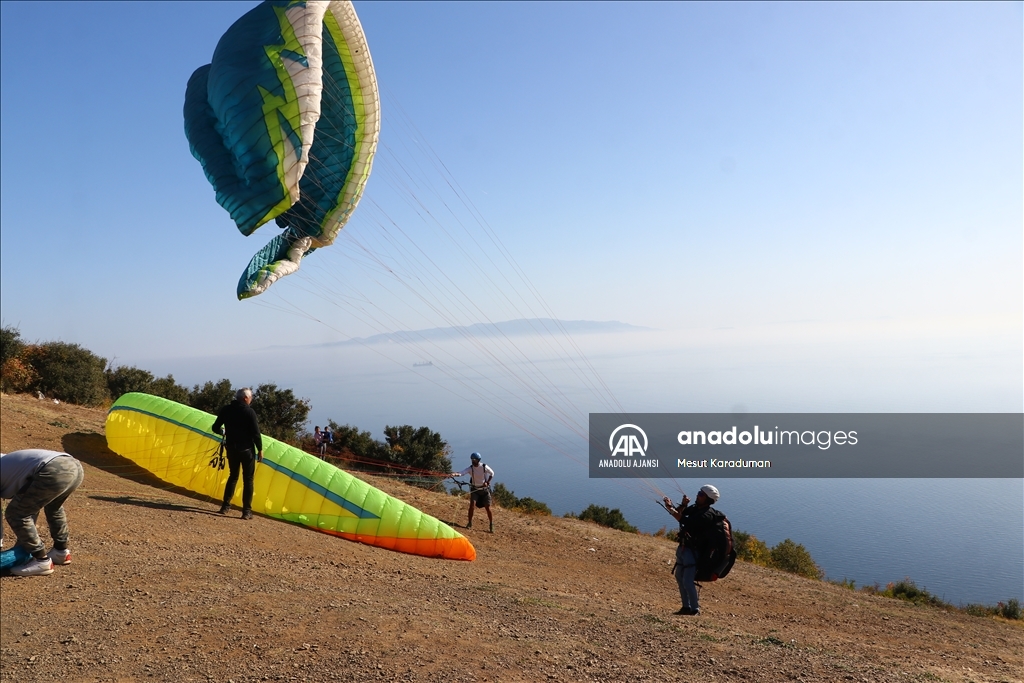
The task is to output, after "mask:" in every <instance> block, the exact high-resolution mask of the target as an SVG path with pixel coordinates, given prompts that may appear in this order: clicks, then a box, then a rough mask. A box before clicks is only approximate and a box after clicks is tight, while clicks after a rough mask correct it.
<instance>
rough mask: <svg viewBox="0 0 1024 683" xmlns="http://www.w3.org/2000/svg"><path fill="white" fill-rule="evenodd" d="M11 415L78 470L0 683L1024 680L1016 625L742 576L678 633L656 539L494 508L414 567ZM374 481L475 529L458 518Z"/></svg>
mask: <svg viewBox="0 0 1024 683" xmlns="http://www.w3.org/2000/svg"><path fill="white" fill-rule="evenodd" d="M0 408H2V414H0V448H2V450H3V451H4V452H7V451H11V450H16V449H19V448H29V447H42V448H51V449H59V450H65V451H67V452H70V453H72V454H73V455H75V456H76V457H78V458H79V459H80V460H81V461H82V462H83V463H85V472H86V475H85V483H84V484H83V485H82V487H81V488H80V489H79V490H78V492H77V493H76V494H75V495H73V496H72V497H71V499H70V500H69V502H68V505H67V507H68V513H69V517H70V524H71V531H72V545H71V547H72V552H73V556H72V557H73V564H71V565H70V566H67V567H58V568H57V570H56V572H55V573H54V574H52V575H50V576H45V577H30V578H15V577H5V578H3V579H0V615H2V618H0V681H11V682H12V683H13V682H15V681H17V682H18V683H22V682H25V681H140V680H153V681H233V682H234V683H241V682H243V681H349V680H351V681H376V680H401V681H549V680H550V681H589V680H595V681H676V680H678V681H696V680H702V679H710V680H714V681H791V680H792V681H939V680H941V681H1021V680H1022V679H1024V624H1021V623H1020V622H1010V621H1006V620H1001V619H998V618H979V617H971V616H968V615H966V614H963V613H960V612H947V611H943V610H940V609H935V608H925V607H914V606H912V605H910V604H908V603H904V602H900V601H896V600H890V599H886V598H881V597H873V596H868V595H864V594H861V593H854V592H852V591H849V590H846V589H844V588H841V587H838V586H833V585H831V584H827V583H821V582H817V581H810V580H807V579H802V578H799V577H796V576H792V575H789V574H784V573H780V572H777V571H773V570H769V569H764V568H761V567H756V566H752V565H748V564H744V563H738V564H737V566H736V568H735V569H734V570H733V572H732V574H731V575H730V576H729V577H728V578H726V579H724V580H722V581H720V582H718V583H715V584H712V585H707V586H705V587H704V590H703V592H702V594H701V607H702V612H703V613H702V614H701V616H699V617H696V618H694V617H680V616H674V615H673V614H672V613H673V612H674V611H675V610H676V609H678V607H679V597H678V593H677V591H676V586H675V581H674V580H673V578H672V576H671V575H670V574H669V569H670V567H671V565H672V562H673V553H674V549H675V548H674V546H673V545H672V544H671V543H669V542H666V541H664V540H661V539H656V538H652V537H648V536H637V535H630V534H625V533H622V532H618V531H614V530H611V529H606V528H602V527H598V526H595V525H592V524H589V523H586V522H580V521H578V520H571V519H562V518H552V517H532V516H526V515H520V514H516V513H513V512H508V511H504V510H497V513H496V522H495V527H496V533H494V534H493V535H492V534H489V533H486V532H485V531H482V530H477V529H472V530H464V533H465V534H466V535H467V536H469V537H470V539H471V540H472V542H473V544H474V545H475V546H476V549H477V553H478V558H477V560H476V561H475V562H450V561H443V560H431V559H425V558H421V557H414V556H409V555H402V554H399V553H394V552H389V551H386V550H379V549H376V548H371V547H368V546H364V545H360V544H356V543H351V542H347V541H344V540H341V539H338V538H334V537H331V536H327V535H323V534H318V533H316V532H314V531H310V530H308V529H305V528H302V527H297V526H291V525H288V524H284V523H282V522H278V521H275V520H272V519H268V518H261V517H257V518H256V519H254V520H252V521H250V522H245V521H242V520H241V519H239V517H238V513H237V512H235V513H233V514H232V516H230V517H227V518H225V517H222V516H220V515H217V514H216V510H217V503H216V502H215V501H211V500H208V499H200V498H196V497H195V496H192V495H189V494H186V492H182V491H178V490H173V489H170V488H168V487H167V486H166V485H165V484H163V483H161V482H159V481H157V480H155V479H153V478H152V477H150V476H148V475H146V474H145V473H144V472H142V471H140V470H139V469H138V468H137V467H136V466H135V465H133V464H132V463H130V462H128V461H126V460H124V459H122V458H120V457H119V456H117V455H115V454H113V453H111V452H110V451H108V450H107V448H106V442H105V439H104V437H103V423H104V418H105V413H104V411H102V410H95V409H89V408H82V407H77V406H68V405H54V404H53V403H50V402H45V401H38V400H36V399H34V398H32V397H29V396H20V395H19V396H7V395H4V396H2V401H0ZM367 479H368V480H369V481H370V482H371V483H372V484H373V485H375V486H378V487H379V488H381V489H384V490H385V491H387V492H388V493H391V494H393V495H396V496H398V497H399V498H402V499H403V500H406V501H407V502H409V503H412V504H413V505H415V506H417V507H419V508H421V509H423V510H425V511H426V512H428V513H430V514H432V515H434V516H436V517H438V518H440V519H443V520H446V521H455V520H458V521H459V523H462V522H463V521H464V518H465V510H464V504H463V502H462V501H461V500H458V499H455V498H452V497H449V496H445V495H441V494H435V493H431V492H427V491H423V490H419V489H414V488H409V487H406V486H405V485H403V484H399V483H395V482H392V481H389V480H386V479H380V478H373V477H367ZM44 526H45V525H44ZM43 533H44V537H45V538H48V537H46V535H45V532H43ZM9 542H10V540H9V538H8V543H9Z"/></svg>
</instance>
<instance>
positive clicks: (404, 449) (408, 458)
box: [384, 425, 452, 479]
mask: <svg viewBox="0 0 1024 683" xmlns="http://www.w3.org/2000/svg"><path fill="white" fill-rule="evenodd" d="M384 439H385V441H386V442H387V446H388V448H387V454H388V459H389V460H391V461H392V462H394V463H396V464H399V465H403V466H405V467H412V468H415V469H418V470H421V471H422V472H423V473H427V472H443V473H444V475H442V476H441V477H439V479H443V478H444V476H447V474H448V473H449V472H451V471H452V461H451V459H450V458H449V457H448V455H449V454H450V453H451V449H449V448H448V442H447V441H445V440H444V439H442V438H441V435H440V434H438V433H437V432H434V431H431V430H430V429H428V428H427V427H419V428H418V429H417V428H414V427H413V426H412V425H402V426H401V427H392V426H385V427H384Z"/></svg>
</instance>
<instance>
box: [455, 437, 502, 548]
mask: <svg viewBox="0 0 1024 683" xmlns="http://www.w3.org/2000/svg"><path fill="white" fill-rule="evenodd" d="M469 459H470V461H471V464H470V466H469V467H467V468H466V469H464V470H462V471H461V472H452V473H451V476H453V477H464V476H466V475H469V521H468V522H466V528H467V529H472V528H473V507H474V504H475V506H476V507H478V508H483V509H484V510H486V511H487V521H488V522H489V523H490V532H491V533H494V516H493V515H491V479H494V470H492V469H491V468H490V467H488V466H487V465H486V464H484V463H482V462H480V454H479V453H473V454H472V455H470V456H469Z"/></svg>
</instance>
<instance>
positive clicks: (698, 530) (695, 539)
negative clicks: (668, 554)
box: [664, 484, 720, 616]
mask: <svg viewBox="0 0 1024 683" xmlns="http://www.w3.org/2000/svg"><path fill="white" fill-rule="evenodd" d="M719 497H720V495H719V493H718V489H717V488H715V487H714V486H712V485H711V484H705V485H704V486H701V487H700V491H699V492H698V493H697V500H695V501H694V504H693V505H690V499H689V498H688V497H687V496H686V494H685V493H684V494H683V500H682V502H681V503H679V507H674V506H673V505H672V501H671V500H669V499H668V497H667V496H666V497H665V499H664V503H665V509H666V510H668V513H669V514H670V515H672V516H673V517H675V518H676V520H677V521H678V522H679V547H678V548H676V565H675V567H673V568H672V573H673V574H674V575H675V577H676V583H677V584H679V597H680V598H682V600H683V607H682V609H680V610H679V611H678V612H676V614H682V615H690V616H696V615H698V614H700V605H699V604H698V599H697V586H696V584H695V582H694V580H695V577H696V576H697V560H698V558H699V557H700V555H701V553H702V552H707V550H708V549H707V544H708V542H709V540H710V537H711V532H712V530H713V529H714V525H715V516H714V514H713V512H712V509H711V504H712V503H715V502H718V499H719Z"/></svg>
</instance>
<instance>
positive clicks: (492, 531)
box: [490, 522, 494, 534]
mask: <svg viewBox="0 0 1024 683" xmlns="http://www.w3.org/2000/svg"><path fill="white" fill-rule="evenodd" d="M490 531H491V533H492V534H493V533H494V522H491V529H490Z"/></svg>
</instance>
